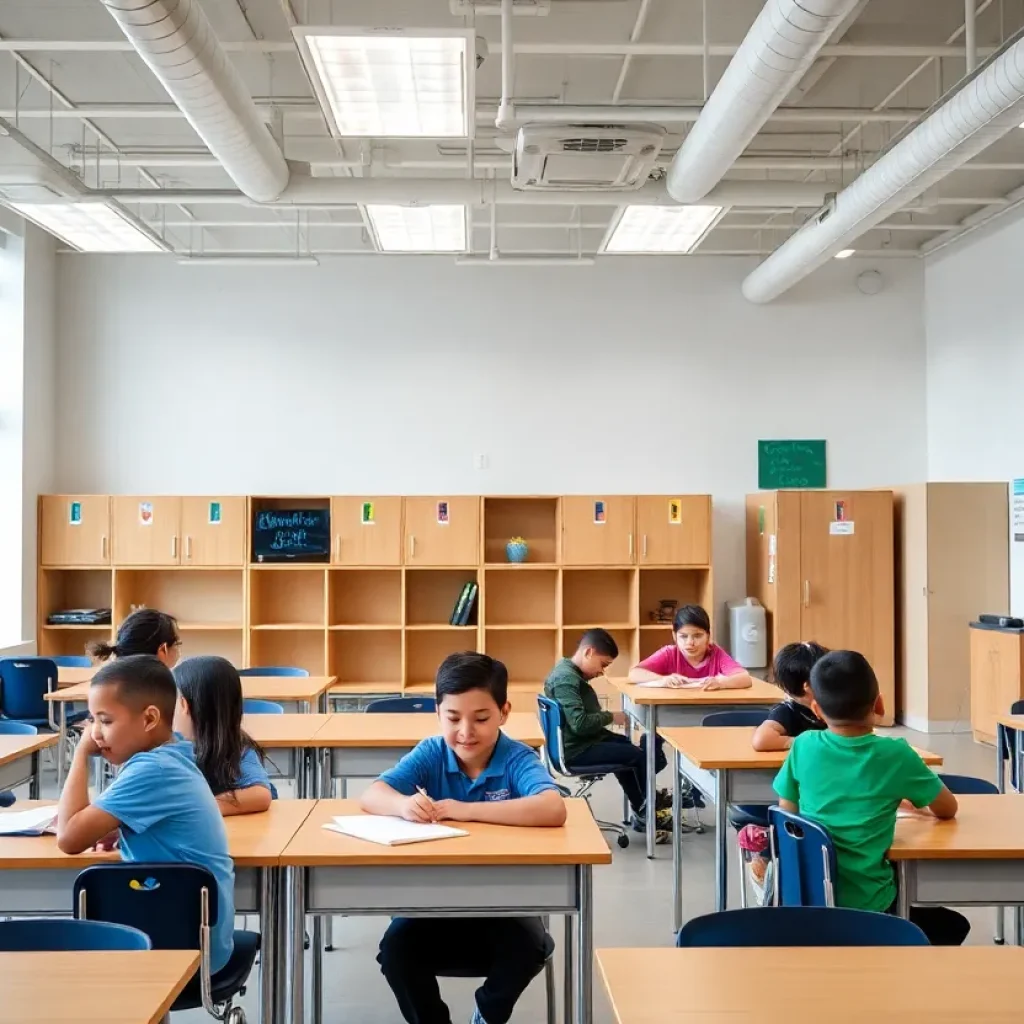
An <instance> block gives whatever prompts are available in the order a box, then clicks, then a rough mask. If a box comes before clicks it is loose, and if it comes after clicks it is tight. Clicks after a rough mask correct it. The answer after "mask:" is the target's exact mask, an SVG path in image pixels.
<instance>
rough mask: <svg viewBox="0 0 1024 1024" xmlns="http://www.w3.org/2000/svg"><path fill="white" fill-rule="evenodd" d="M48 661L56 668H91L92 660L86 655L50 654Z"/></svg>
mask: <svg viewBox="0 0 1024 1024" xmlns="http://www.w3.org/2000/svg"><path fill="white" fill-rule="evenodd" d="M50 661H52V662H53V663H54V665H56V666H57V668H92V658H90V657H89V656H88V655H87V654H51V655H50Z"/></svg>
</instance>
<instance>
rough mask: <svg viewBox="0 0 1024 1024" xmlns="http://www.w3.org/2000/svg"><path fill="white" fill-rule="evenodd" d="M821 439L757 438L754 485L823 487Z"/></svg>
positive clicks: (763, 487) (781, 487)
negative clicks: (764, 439) (762, 439)
mask: <svg viewBox="0 0 1024 1024" xmlns="http://www.w3.org/2000/svg"><path fill="white" fill-rule="evenodd" d="M826 479H827V472H826V467H825V442H824V441H800V440H795V441H758V442H757V486H758V488H759V489H760V490H762V491H774V490H781V489H785V488H787V487H825V486H826Z"/></svg>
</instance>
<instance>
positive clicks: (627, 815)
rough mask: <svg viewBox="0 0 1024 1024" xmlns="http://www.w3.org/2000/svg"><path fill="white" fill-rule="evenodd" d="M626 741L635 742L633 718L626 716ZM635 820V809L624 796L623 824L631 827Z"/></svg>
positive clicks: (624, 795)
mask: <svg viewBox="0 0 1024 1024" xmlns="http://www.w3.org/2000/svg"><path fill="white" fill-rule="evenodd" d="M626 739H627V740H629V742H630V743H632V742H633V716H632V715H626ZM632 820H633V809H632V808H631V807H630V806H629V798H628V797H627V796H626V794H625V792H623V794H622V824H623V825H629V824H630V822H631V821H632Z"/></svg>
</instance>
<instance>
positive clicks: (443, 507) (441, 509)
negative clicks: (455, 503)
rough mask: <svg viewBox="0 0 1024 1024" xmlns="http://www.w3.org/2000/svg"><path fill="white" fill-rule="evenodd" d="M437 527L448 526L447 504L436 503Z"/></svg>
mask: <svg viewBox="0 0 1024 1024" xmlns="http://www.w3.org/2000/svg"><path fill="white" fill-rule="evenodd" d="M437 525H438V526H447V525H448V502H447V501H439V502H438V503H437Z"/></svg>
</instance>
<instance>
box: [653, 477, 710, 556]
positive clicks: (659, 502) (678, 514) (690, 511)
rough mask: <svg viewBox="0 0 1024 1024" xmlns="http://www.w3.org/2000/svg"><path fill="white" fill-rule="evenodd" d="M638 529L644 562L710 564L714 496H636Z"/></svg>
mask: <svg viewBox="0 0 1024 1024" xmlns="http://www.w3.org/2000/svg"><path fill="white" fill-rule="evenodd" d="M636 532H637V535H638V538H639V552H640V564H641V565H710V564H711V496H710V495H709V494H683V495H676V496H674V497H673V496H671V495H668V496H665V497H659V496H652V495H645V496H643V497H640V498H637V499H636Z"/></svg>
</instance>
